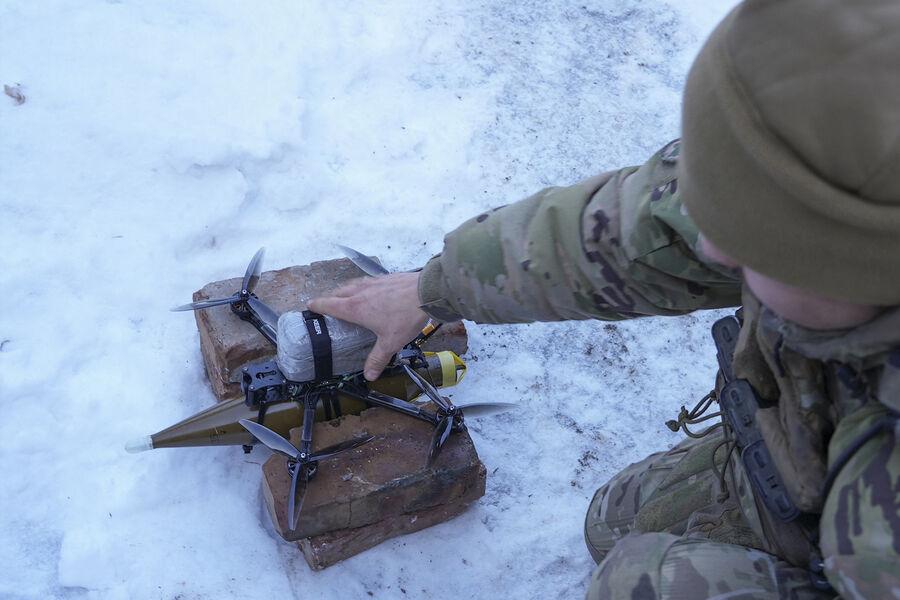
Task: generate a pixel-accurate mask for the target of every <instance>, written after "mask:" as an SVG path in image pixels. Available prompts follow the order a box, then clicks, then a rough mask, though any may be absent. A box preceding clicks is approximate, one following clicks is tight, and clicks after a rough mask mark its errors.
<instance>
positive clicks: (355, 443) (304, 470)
mask: <svg viewBox="0 0 900 600" xmlns="http://www.w3.org/2000/svg"><path fill="white" fill-rule="evenodd" d="M239 423H240V424H241V425H242V426H243V427H244V429H246V430H247V431H249V432H250V433H251V434H252V435H253V437H255V438H256V439H258V440H259V441H260V442H262V443H263V444H265V445H266V446H267V447H268V448H269V449H270V450H272V451H273V452H277V453H278V454H282V455H284V456H286V457H288V459H289V460H291V461H293V464H294V466H293V473H292V474H291V491H290V495H289V496H288V527H290V529H291V530H292V531H293V530H294V529H296V528H297V519H299V516H300V511H301V510H302V509H303V501H304V500H305V499H306V488H307V484H308V483H309V469H310V464H311V463H315V462H318V461H320V460H328V459H329V458H333V457H335V456H337V455H338V454H341V453H342V452H347V451H348V450H353V449H354V448H357V447H359V446H362V445H363V444H365V443H367V442H371V441H372V440H374V439H375V436H373V435H370V436H361V437H356V438H353V439H349V440H347V441H344V442H341V443H339V444H335V445H333V446H328V447H327V448H322V449H321V450H319V451H318V452H314V453H312V454H310V455H309V456H304V455H303V454H302V453H301V452H300V450H298V449H297V448H296V447H295V446H294V445H293V444H292V443H290V442H289V441H288V440H286V439H284V438H283V437H281V436H280V435H278V434H277V433H275V432H274V431H272V430H271V429H269V428H268V427H266V426H265V425H260V424H259V423H256V422H254V421H250V420H248V419H241V420H240V421H239ZM301 480H302V481H303V490H302V491H301V492H300V499H299V501H298V500H297V490H298V488H299V487H300V481H301Z"/></svg>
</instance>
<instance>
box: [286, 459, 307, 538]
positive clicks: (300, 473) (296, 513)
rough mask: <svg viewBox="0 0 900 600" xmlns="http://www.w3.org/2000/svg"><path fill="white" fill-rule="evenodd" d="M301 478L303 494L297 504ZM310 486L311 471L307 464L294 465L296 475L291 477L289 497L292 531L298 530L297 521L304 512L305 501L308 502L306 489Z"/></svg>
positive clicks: (289, 520)
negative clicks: (301, 512)
mask: <svg viewBox="0 0 900 600" xmlns="http://www.w3.org/2000/svg"><path fill="white" fill-rule="evenodd" d="M301 478H302V479H303V492H302V493H301V494H300V501H299V502H297V487H298V485H299V483H300V479H301ZM308 484H309V471H308V470H307V464H306V463H305V462H304V463H301V462H297V463H294V473H293V475H292V476H291V491H290V492H289V495H288V527H289V528H290V530H291V531H293V530H295V529H296V528H297V521H298V520H299V519H300V511H301V510H303V501H304V500H306V488H307V487H308ZM295 506H296V508H295Z"/></svg>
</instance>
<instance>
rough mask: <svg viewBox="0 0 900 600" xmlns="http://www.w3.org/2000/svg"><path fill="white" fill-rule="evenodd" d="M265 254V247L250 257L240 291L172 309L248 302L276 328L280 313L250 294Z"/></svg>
mask: <svg viewBox="0 0 900 600" xmlns="http://www.w3.org/2000/svg"><path fill="white" fill-rule="evenodd" d="M265 255H266V249H265V248H260V249H259V250H257V251H256V254H254V255H253V258H252V259H250V264H249V265H247V270H246V272H244V279H243V281H242V282H241V290H240V291H239V292H236V293H235V294H234V295H232V296H229V297H228V298H217V299H215V300H199V301H197V302H191V303H190V304H182V305H181V306H176V307H175V308H173V309H172V310H173V311H182V310H202V309H204V308H212V307H213V306H221V305H223V304H234V303H235V302H247V303H248V304H250V305H251V306H252V307H253V309H254V310H256V312H257V314H259V317H260V319H262V320H263V322H264V323H266V324H267V325H271V326H272V328H273V329H275V328H276V327H277V324H278V315H276V314H275V312H274V311H273V310H272V309H271V308H269V307H268V306H266V305H265V304H264V303H263V302H261V301H260V300H258V299H256V298H254V297H253V296H251V295H250V294H252V293H253V288H255V287H256V284H257V283H258V282H259V274H260V272H261V271H262V259H263V257H264V256H265Z"/></svg>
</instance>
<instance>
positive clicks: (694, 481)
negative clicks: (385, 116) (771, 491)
mask: <svg viewBox="0 0 900 600" xmlns="http://www.w3.org/2000/svg"><path fill="white" fill-rule="evenodd" d="M677 159H678V143H677V141H676V142H673V143H671V144H669V145H668V146H667V147H666V148H664V149H663V150H661V151H660V152H658V153H657V154H656V155H654V156H653V157H652V158H651V159H650V161H648V162H647V163H646V164H645V165H643V166H642V167H639V168H626V169H623V170H621V171H618V172H612V173H605V174H603V175H600V176H597V177H595V178H592V179H589V180H587V181H584V182H582V183H580V184H578V185H575V186H572V187H569V188H551V189H548V190H544V191H542V192H539V193H538V194H536V195H535V196H532V197H530V198H527V199H525V200H523V201H521V202H518V203H516V204H512V205H509V206H505V207H501V208H498V209H495V210H494V211H492V212H490V213H485V214H483V215H479V216H478V217H476V218H475V219H473V220H471V221H469V222H467V223H465V224H463V225H462V226H461V227H460V228H459V229H457V230H456V231H454V232H452V233H450V234H449V235H448V236H447V237H446V239H445V247H444V251H443V253H442V254H441V255H439V256H437V257H435V258H434V259H432V260H431V261H430V262H429V263H428V265H427V266H426V268H425V269H424V271H423V273H422V277H421V279H420V289H419V292H420V296H421V298H422V300H423V308H425V310H426V311H427V312H429V313H430V314H431V316H433V317H435V318H437V319H441V320H450V319H454V318H459V317H462V318H466V319H470V320H474V321H477V322H487V323H513V322H528V321H535V320H543V321H552V320H561V319H587V318H596V319H608V320H611V319H625V318H630V317H635V316H641V315H672V314H680V313H685V312H689V311H692V310H696V309H701V308H715V307H723V306H734V305H737V304H738V303H740V302H741V301H743V304H744V309H743V319H744V320H743V327H742V330H741V334H740V338H739V342H738V347H737V350H736V352H735V356H734V370H735V374H736V376H737V377H739V378H744V379H747V380H748V381H750V383H751V384H752V385H753V387H754V389H755V390H756V392H757V394H758V395H759V397H760V399H761V406H762V409H761V410H760V411H759V412H758V413H757V416H758V422H759V426H760V430H761V433H762V435H763V437H764V439H765V441H766V445H767V446H768V448H769V450H770V452H771V454H772V456H773V459H774V461H775V463H776V466H777V467H778V470H779V473H780V474H781V476H782V479H783V480H784V482H785V485H786V487H787V488H788V492H789V493H790V496H791V498H792V499H793V501H794V502H795V504H797V505H798V507H799V508H801V509H802V510H803V511H804V512H805V516H804V518H803V519H801V520H800V521H799V522H794V523H783V522H781V521H778V520H777V519H775V518H774V517H773V516H772V515H770V514H769V513H768V512H767V511H766V510H765V508H764V505H763V504H762V502H761V500H760V498H758V497H756V495H755V491H754V487H753V486H752V485H751V483H750V480H749V478H748V474H747V473H746V472H745V470H744V468H743V464H742V462H741V460H740V452H739V451H734V452H731V454H730V459H729V460H728V462H727V465H728V467H727V469H726V475H727V477H724V478H722V479H721V481H723V482H724V487H723V484H722V483H720V478H719V477H718V476H717V474H716V470H714V469H713V467H712V465H713V464H714V463H713V457H715V459H716V465H717V470H718V469H720V468H721V467H722V466H724V460H725V458H724V456H725V453H726V452H725V448H726V447H727V446H724V445H720V441H721V438H720V437H719V433H718V432H717V433H716V434H715V435H711V436H709V438H708V439H707V438H704V439H703V440H702V441H699V442H695V441H688V442H685V443H684V444H681V445H679V446H678V447H676V448H675V449H674V450H672V451H671V452H668V453H665V454H660V455H654V456H653V457H650V458H648V459H647V460H646V461H643V462H641V463H638V464H637V465H632V466H631V467H629V468H628V469H626V470H625V471H624V472H623V473H622V474H621V475H620V476H618V477H617V478H615V479H614V480H613V481H612V482H610V483H609V484H608V485H607V486H604V487H603V488H601V489H600V491H598V493H597V495H596V496H595V498H594V502H593V503H592V505H591V514H589V515H588V522H587V523H586V532H585V536H586V539H587V541H588V545H589V547H590V549H591V552H592V554H593V555H594V557H595V558H597V559H602V558H603V557H604V556H605V557H606V558H605V560H604V562H603V563H601V565H600V567H598V569H599V570H598V572H597V575H596V576H595V579H594V584H595V588H596V589H600V590H602V593H603V594H604V597H635V598H643V597H653V598H657V597H659V598H662V597H702V594H700V592H698V593H697V594H694V593H691V591H692V590H701V589H705V590H708V594H709V595H710V596H715V595H717V594H720V595H722V596H726V597H731V596H732V595H736V596H742V597H747V595H744V594H742V593H739V590H745V589H750V588H753V589H757V590H758V591H757V592H754V593H752V594H749V596H750V597H800V598H803V597H818V596H816V595H814V592H811V591H809V590H808V589H807V584H808V582H809V580H810V573H809V572H807V571H806V569H807V568H808V565H809V564H810V561H811V560H812V561H813V562H815V561H816V560H817V559H818V552H819V549H818V548H817V547H816V540H817V538H818V539H820V540H821V553H822V556H823V557H824V568H825V574H826V575H827V577H828V580H829V581H830V582H831V584H832V585H833V586H834V588H835V589H837V590H838V591H839V592H840V593H841V595H842V596H845V597H848V598H884V597H900V516H898V515H900V450H898V448H897V437H898V431H897V428H896V427H893V428H885V429H883V430H879V433H878V434H877V435H875V436H874V437H872V439H870V440H868V441H867V442H866V443H865V444H863V445H862V448H861V449H860V450H859V451H858V452H857V453H855V454H853V455H852V457H851V458H850V460H849V461H848V462H847V463H846V464H845V465H843V466H841V464H839V463H838V461H839V459H840V458H839V457H840V456H841V454H842V452H844V451H845V450H846V449H847V448H851V447H854V445H855V442H857V441H859V440H860V436H863V435H864V434H865V432H866V430H867V427H868V426H869V425H870V424H871V423H872V420H873V419H876V418H882V419H884V418H886V417H887V416H892V415H893V418H894V419H896V415H897V414H898V412H900V308H895V309H892V310H888V311H885V312H884V313H883V314H882V315H881V316H879V317H878V318H876V319H874V320H873V321H870V322H869V323H866V324H864V325H862V326H860V327H856V328H854V329H852V330H848V331H811V330H807V329H804V328H802V327H799V326H797V325H796V324H793V323H790V322H786V321H784V320H782V319H781V318H779V317H778V316H777V315H775V314H774V313H773V312H772V311H770V310H768V309H767V308H766V307H765V306H762V305H760V304H759V302H758V301H757V300H756V299H755V298H754V297H753V296H752V294H750V293H749V292H746V291H745V292H744V295H743V298H742V297H741V285H740V280H739V278H738V277H737V274H736V273H734V272H731V271H729V270H727V269H724V268H722V267H720V266H716V265H714V264H712V263H710V262H708V261H705V260H704V259H703V258H702V257H701V256H699V255H698V253H697V247H696V246H697V236H698V232H697V229H696V227H695V226H694V224H693V223H692V222H691V219H690V218H689V217H688V215H687V214H686V213H685V211H684V209H683V206H682V203H681V198H680V195H679V187H678V180H677V170H676V163H677ZM720 379H721V378H720ZM720 383H721V381H720ZM873 415H876V416H873ZM894 423H896V421H894ZM857 445H858V444H857ZM830 473H831V474H834V473H838V474H837V478H836V480H835V482H834V485H833V486H832V487H831V488H830V490H826V488H825V484H826V481H827V480H828V476H829V474H830ZM726 492H727V493H726ZM820 515H821V518H820ZM800 523H802V526H801V524H800ZM639 532H640V535H639ZM645 536H649V537H646V538H645ZM645 540H650V541H649V542H648V541H645ZM645 544H646V547H645V546H644V545H645ZM751 548H752V550H750V549H751ZM651 550H652V551H651ZM654 561H656V562H655V563H654ZM773 574H774V575H773ZM799 574H803V577H800V575H799ZM645 581H646V585H647V586H649V587H641V586H642V585H643V583H642V582H645ZM617 582H618V583H617ZM680 585H683V586H685V590H688V591H684V592H682V591H680V588H678V586H680ZM704 585H705V586H706V587H704ZM596 586H599V587H596ZM673 586H674V587H673ZM741 586H745V587H741ZM746 586H750V587H746ZM754 586H756V587H754ZM651 590H652V591H653V593H650V592H651ZM644 592H647V595H642V594H643V593H644ZM732 592H734V593H733V594H732ZM654 594H655V595H654ZM698 594H699V595H698ZM792 594H793V595H792ZM811 594H812V595H811Z"/></svg>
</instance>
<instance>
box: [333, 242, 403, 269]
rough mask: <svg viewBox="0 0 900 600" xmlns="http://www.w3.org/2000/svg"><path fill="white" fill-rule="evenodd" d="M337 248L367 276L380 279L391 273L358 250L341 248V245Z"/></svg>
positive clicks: (337, 245)
mask: <svg viewBox="0 0 900 600" xmlns="http://www.w3.org/2000/svg"><path fill="white" fill-rule="evenodd" d="M335 246H336V247H337V248H338V250H340V251H341V252H343V253H344V256H346V257H347V258H349V259H350V260H351V261H352V262H353V264H354V265H356V266H357V267H359V268H360V269H361V270H362V271H363V272H364V273H366V274H367V275H371V276H372V277H378V276H379V275H387V274H388V273H390V271H388V270H387V269H385V268H384V267H382V266H381V265H379V264H378V263H377V262H375V261H374V260H372V259H371V258H369V257H368V256H366V255H365V254H363V253H362V252H359V251H358V250H354V249H353V248H348V247H347V246H341V245H340V244H335Z"/></svg>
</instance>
